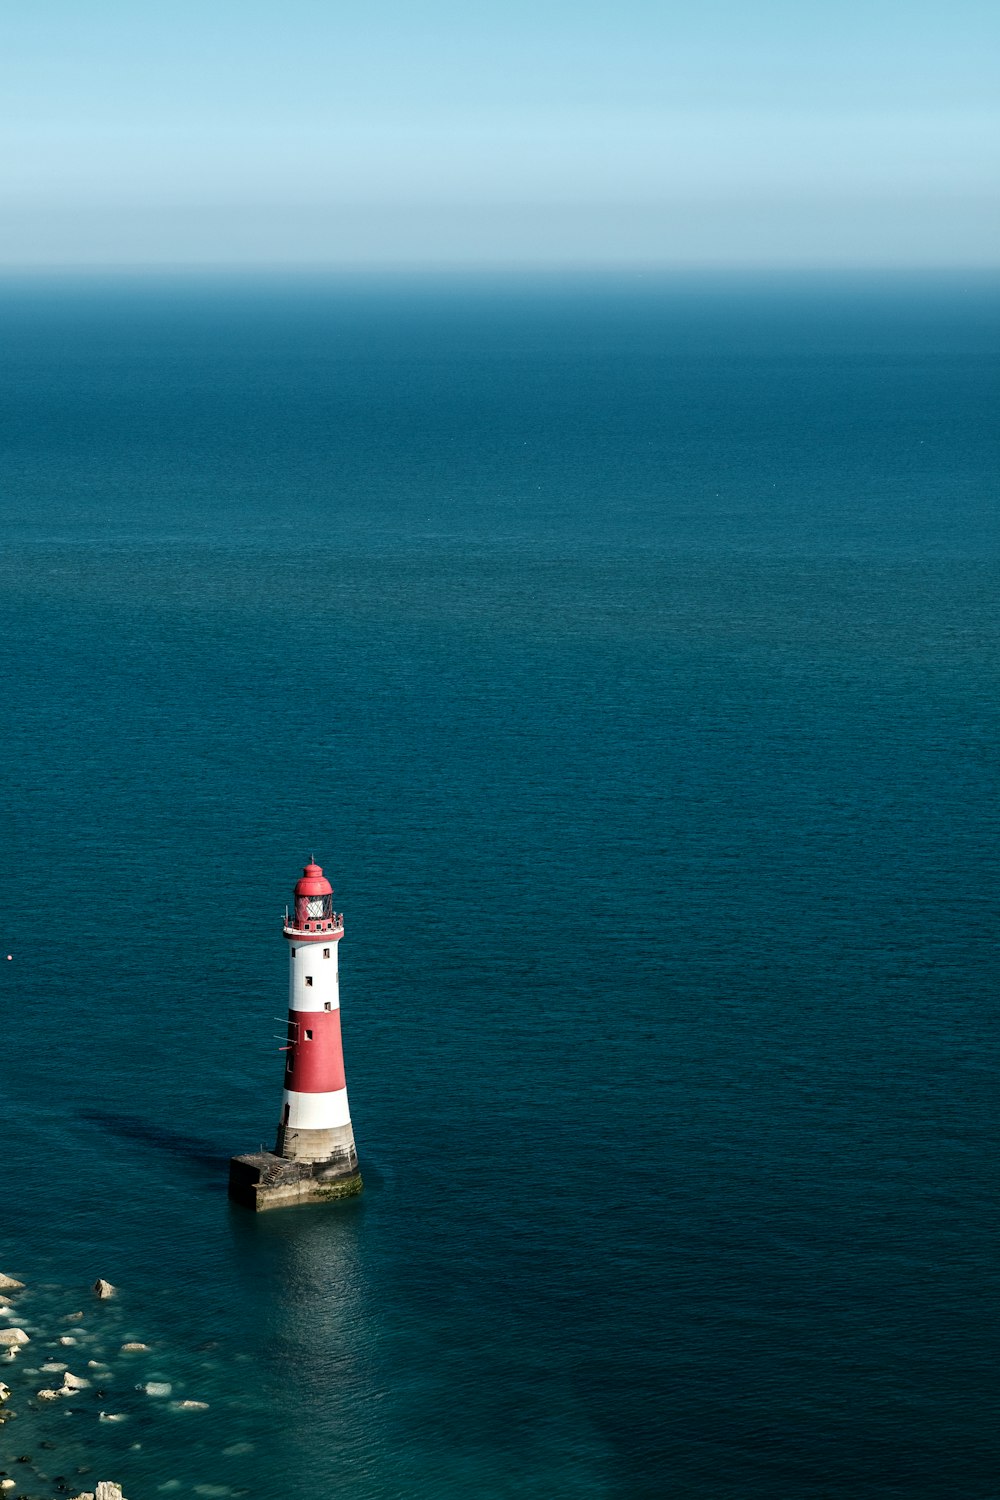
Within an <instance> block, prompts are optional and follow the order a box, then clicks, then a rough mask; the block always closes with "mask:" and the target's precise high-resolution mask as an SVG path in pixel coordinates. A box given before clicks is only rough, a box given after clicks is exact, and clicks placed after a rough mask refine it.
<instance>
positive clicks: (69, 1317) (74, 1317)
mask: <svg viewBox="0 0 1000 1500" xmlns="http://www.w3.org/2000/svg"><path fill="white" fill-rule="evenodd" d="M82 1317H83V1313H67V1314H66V1316H65V1317H64V1318H63V1322H64V1323H79V1321H80V1319H81V1318H82Z"/></svg>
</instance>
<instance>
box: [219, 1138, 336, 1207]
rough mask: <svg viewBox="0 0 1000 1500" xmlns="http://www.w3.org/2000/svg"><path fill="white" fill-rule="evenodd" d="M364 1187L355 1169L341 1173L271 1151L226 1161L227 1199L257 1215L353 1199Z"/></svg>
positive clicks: (318, 1162)
mask: <svg viewBox="0 0 1000 1500" xmlns="http://www.w3.org/2000/svg"><path fill="white" fill-rule="evenodd" d="M363 1186H364V1184H363V1183H362V1181H361V1173H360V1172H359V1171H358V1170H357V1168H355V1169H354V1170H353V1171H349V1172H344V1171H343V1170H342V1169H340V1170H338V1169H337V1168H336V1167H334V1168H331V1167H330V1166H329V1164H328V1163H325V1162H321V1161H317V1162H307V1161H288V1160H287V1159H286V1158H285V1157H283V1156H275V1154H274V1152H273V1151H251V1152H248V1153H247V1154H246V1155H245V1156H234V1157H232V1158H231V1160H230V1162H229V1196H230V1198H232V1200H233V1202H234V1203H242V1204H243V1206H244V1208H252V1209H253V1210H254V1211H255V1212H256V1213H263V1212H264V1210H265V1209H269V1208H288V1207H291V1206H292V1205H293V1204H296V1203H332V1202H334V1201H336V1199H338V1198H353V1197H355V1196H356V1195H357V1194H358V1193H360V1192H361V1189H362V1187H363Z"/></svg>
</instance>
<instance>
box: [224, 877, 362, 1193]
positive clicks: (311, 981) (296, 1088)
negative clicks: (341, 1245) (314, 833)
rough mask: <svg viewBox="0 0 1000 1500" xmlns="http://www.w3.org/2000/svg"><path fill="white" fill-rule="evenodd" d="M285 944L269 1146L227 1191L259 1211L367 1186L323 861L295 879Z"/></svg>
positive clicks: (247, 1158)
mask: <svg viewBox="0 0 1000 1500" xmlns="http://www.w3.org/2000/svg"><path fill="white" fill-rule="evenodd" d="M282 931H283V934H284V937H285V941H286V944H287V946H288V1019H287V1023H286V1034H285V1038H284V1042H283V1045H282V1052H283V1053H284V1059H285V1077H284V1093H283V1095H282V1101H281V1117H280V1119H279V1121H278V1133H277V1140H276V1141H275V1146H274V1150H273V1151H263V1150H261V1151H257V1152H252V1153H248V1154H246V1155H243V1156H234V1157H233V1158H232V1160H231V1161H230V1164H229V1195H230V1197H231V1198H233V1199H235V1200H236V1201H237V1202H238V1203H243V1204H246V1205H247V1207H250V1208H254V1209H258V1210H260V1209H266V1208H280V1207H282V1206H284V1205H285V1204H291V1203H314V1202H327V1201H329V1200H330V1199H334V1198H346V1197H350V1196H352V1195H353V1194H355V1193H359V1192H360V1191H361V1187H362V1183H361V1175H360V1173H359V1171H358V1153H357V1150H356V1148H355V1145H354V1130H353V1127H352V1125H351V1112H350V1107H349V1105H348V1102H347V1081H346V1078H345V1075H344V1048H343V1042H342V1040H341V1030H340V964H339V960H338V954H339V951H340V940H341V938H342V937H343V936H344V918H343V914H342V913H338V912H335V911H334V909H333V887H332V886H331V885H330V882H329V881H328V880H327V878H326V876H325V875H324V874H323V870H322V867H321V866H320V865H317V864H314V863H309V864H308V865H306V866H305V869H304V870H303V871H302V877H301V879H300V880H299V881H298V882H297V883H296V886H295V892H294V899H293V905H292V907H291V910H288V909H286V911H285V918H284V923H283V928H282Z"/></svg>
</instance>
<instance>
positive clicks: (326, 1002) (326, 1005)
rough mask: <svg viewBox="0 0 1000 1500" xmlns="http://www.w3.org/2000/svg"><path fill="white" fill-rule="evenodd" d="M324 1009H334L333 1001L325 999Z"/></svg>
mask: <svg viewBox="0 0 1000 1500" xmlns="http://www.w3.org/2000/svg"><path fill="white" fill-rule="evenodd" d="M323 1009H324V1010H332V1009H333V1004H332V1002H331V1001H329V1000H324V1002H323Z"/></svg>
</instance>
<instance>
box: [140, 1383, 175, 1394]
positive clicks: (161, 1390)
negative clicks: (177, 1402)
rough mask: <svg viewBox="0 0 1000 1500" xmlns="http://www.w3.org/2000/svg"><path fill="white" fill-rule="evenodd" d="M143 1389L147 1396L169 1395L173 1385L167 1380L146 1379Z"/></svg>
mask: <svg viewBox="0 0 1000 1500" xmlns="http://www.w3.org/2000/svg"><path fill="white" fill-rule="evenodd" d="M143 1390H144V1391H145V1392H146V1395H147V1396H169V1395H170V1392H171V1391H172V1390H173V1386H172V1385H171V1384H170V1381H169V1380H147V1381H146V1384H145V1385H144V1386H143Z"/></svg>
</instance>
